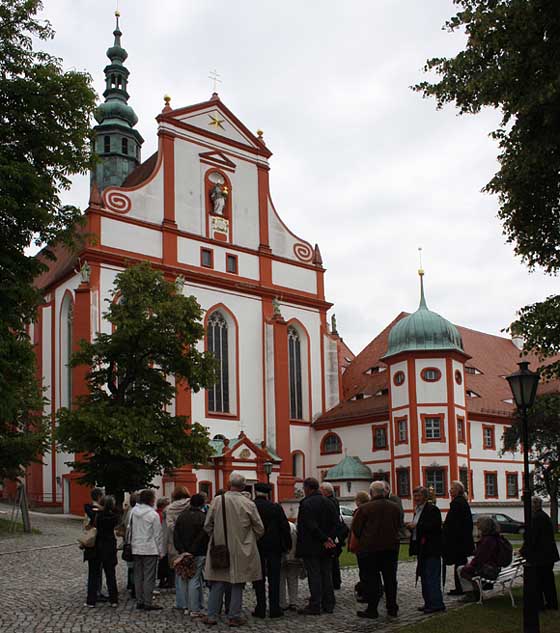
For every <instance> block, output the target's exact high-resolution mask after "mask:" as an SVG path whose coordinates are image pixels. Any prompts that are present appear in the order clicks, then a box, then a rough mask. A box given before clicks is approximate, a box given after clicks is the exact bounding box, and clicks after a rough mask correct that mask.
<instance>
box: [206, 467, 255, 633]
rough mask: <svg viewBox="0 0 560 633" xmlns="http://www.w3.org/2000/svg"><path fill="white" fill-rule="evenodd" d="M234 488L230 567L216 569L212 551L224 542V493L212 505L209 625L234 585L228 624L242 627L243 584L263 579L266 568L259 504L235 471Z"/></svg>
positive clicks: (229, 496)
mask: <svg viewBox="0 0 560 633" xmlns="http://www.w3.org/2000/svg"><path fill="white" fill-rule="evenodd" d="M229 486H230V489H229V491H228V492H226V493H224V495H225V509H226V516H227V546H228V551H229V567H228V568H227V569H214V568H213V567H212V558H211V555H210V551H211V549H212V547H213V545H214V544H216V545H224V544H225V543H226V538H225V534H224V517H223V509H222V503H223V502H222V496H221V495H220V496H216V498H215V499H214V500H213V501H212V504H211V505H210V509H209V510H208V515H207V517H206V522H205V524H204V529H205V530H206V532H207V533H208V534H209V536H210V542H209V544H208V556H207V557H206V565H205V568H204V578H205V579H206V580H207V581H208V582H210V595H209V597H208V616H207V617H206V619H205V623H206V624H216V623H217V621H218V619H217V618H218V613H219V610H220V607H221V604H222V600H223V596H224V592H225V590H226V586H227V585H230V586H231V600H230V605H229V612H228V614H227V615H228V624H229V625H230V626H240V625H241V624H244V623H245V621H244V620H243V618H242V617H241V609H242V606H243V586H244V584H245V583H247V582H254V581H256V580H261V578H262V570H261V561H260V556H259V550H258V547H257V540H258V539H259V538H260V537H261V536H262V535H263V534H264V526H263V523H262V521H261V518H260V516H259V513H258V510H257V506H256V505H255V504H254V503H253V501H251V499H247V498H246V497H245V496H244V495H243V494H242V492H243V491H244V490H245V477H244V476H243V475H241V474H240V473H237V472H235V471H234V472H233V473H232V474H231V476H230V480H229Z"/></svg>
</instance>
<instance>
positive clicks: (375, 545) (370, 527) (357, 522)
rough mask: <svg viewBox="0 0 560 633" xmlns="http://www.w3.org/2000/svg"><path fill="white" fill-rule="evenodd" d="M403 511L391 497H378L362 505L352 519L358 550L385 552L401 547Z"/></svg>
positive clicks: (360, 551)
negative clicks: (400, 531)
mask: <svg viewBox="0 0 560 633" xmlns="http://www.w3.org/2000/svg"><path fill="white" fill-rule="evenodd" d="M400 527H401V512H400V510H399V507H398V506H397V504H396V503H394V502H393V501H389V499H384V498H377V499H373V501H369V502H368V503H364V504H363V505H361V506H360V507H359V508H358V510H357V512H356V514H355V515H354V518H353V520H352V532H354V535H355V536H356V539H357V544H356V551H357V552H358V553H359V554H361V553H362V552H384V551H395V550H398V549H399V545H400V539H399V530H400Z"/></svg>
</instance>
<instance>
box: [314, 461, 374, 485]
mask: <svg viewBox="0 0 560 633" xmlns="http://www.w3.org/2000/svg"><path fill="white" fill-rule="evenodd" d="M349 479H350V480H364V481H371V480H372V479H373V476H372V474H371V470H370V469H369V467H368V466H366V465H365V464H364V463H363V462H362V461H361V460H360V458H359V457H351V456H350V455H346V457H345V458H344V459H343V460H342V461H341V462H339V463H338V464H337V465H336V466H333V467H332V468H329V470H328V471H327V474H326V475H325V481H339V480H349Z"/></svg>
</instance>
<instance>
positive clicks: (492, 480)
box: [484, 472, 498, 498]
mask: <svg viewBox="0 0 560 633" xmlns="http://www.w3.org/2000/svg"><path fill="white" fill-rule="evenodd" d="M484 496H485V497H492V498H497V497H498V473H497V472H492V473H488V472H485V473H484Z"/></svg>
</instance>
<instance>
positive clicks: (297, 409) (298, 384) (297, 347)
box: [288, 327, 303, 420]
mask: <svg viewBox="0 0 560 633" xmlns="http://www.w3.org/2000/svg"><path fill="white" fill-rule="evenodd" d="M288 362H289V378H290V418H291V419H292V420H302V419H303V390H302V375H301V340H300V337H299V334H298V333H297V330H296V329H295V328H293V327H290V328H288Z"/></svg>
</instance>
